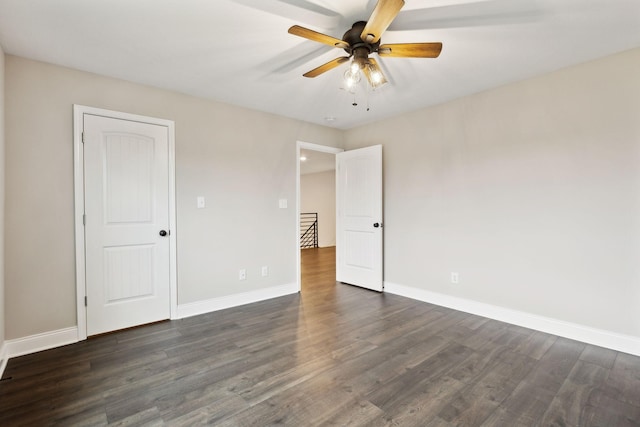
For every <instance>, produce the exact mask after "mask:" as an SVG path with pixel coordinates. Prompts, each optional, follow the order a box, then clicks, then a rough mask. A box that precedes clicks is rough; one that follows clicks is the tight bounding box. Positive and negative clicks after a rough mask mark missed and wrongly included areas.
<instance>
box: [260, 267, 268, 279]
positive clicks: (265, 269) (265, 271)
mask: <svg viewBox="0 0 640 427" xmlns="http://www.w3.org/2000/svg"><path fill="white" fill-rule="evenodd" d="M261 274H262V277H267V276H268V275H269V267H267V266H266V265H263V266H262V270H261Z"/></svg>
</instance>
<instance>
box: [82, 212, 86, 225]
mask: <svg viewBox="0 0 640 427" xmlns="http://www.w3.org/2000/svg"><path fill="white" fill-rule="evenodd" d="M82 225H87V214H82Z"/></svg>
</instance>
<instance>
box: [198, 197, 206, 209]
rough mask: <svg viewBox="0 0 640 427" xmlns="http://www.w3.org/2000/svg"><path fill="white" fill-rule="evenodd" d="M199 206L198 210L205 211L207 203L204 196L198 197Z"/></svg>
mask: <svg viewBox="0 0 640 427" xmlns="http://www.w3.org/2000/svg"><path fill="white" fill-rule="evenodd" d="M196 202H197V205H198V209H204V207H205V206H206V204H205V202H204V197H202V196H198V197H197V199H196Z"/></svg>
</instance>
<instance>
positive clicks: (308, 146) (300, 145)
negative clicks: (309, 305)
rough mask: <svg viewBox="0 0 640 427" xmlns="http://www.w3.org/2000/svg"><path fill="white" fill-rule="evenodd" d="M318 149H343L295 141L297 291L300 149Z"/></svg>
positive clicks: (298, 272)
mask: <svg viewBox="0 0 640 427" xmlns="http://www.w3.org/2000/svg"><path fill="white" fill-rule="evenodd" d="M301 149H305V150H311V151H319V152H321V153H329V154H338V153H342V152H343V151H344V150H343V149H342V148H336V147H330V146H327V145H320V144H313V143H311V142H304V141H297V143H296V241H295V246H294V247H295V250H296V278H297V279H296V280H297V285H298V292H300V290H301V289H302V269H301V268H300V262H301V260H300V150H301Z"/></svg>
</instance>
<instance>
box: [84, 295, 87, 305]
mask: <svg viewBox="0 0 640 427" xmlns="http://www.w3.org/2000/svg"><path fill="white" fill-rule="evenodd" d="M84 306H85V307H86V306H87V296H86V295H85V296H84Z"/></svg>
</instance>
